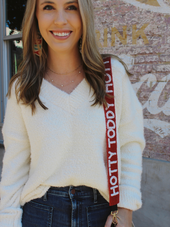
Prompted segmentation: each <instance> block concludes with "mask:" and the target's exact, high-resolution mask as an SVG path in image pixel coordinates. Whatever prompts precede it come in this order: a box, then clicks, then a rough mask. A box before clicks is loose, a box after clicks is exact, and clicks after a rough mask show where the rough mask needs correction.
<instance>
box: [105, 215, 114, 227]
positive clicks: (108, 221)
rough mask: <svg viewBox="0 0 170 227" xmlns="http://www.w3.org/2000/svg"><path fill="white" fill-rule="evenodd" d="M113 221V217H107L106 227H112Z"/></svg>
mask: <svg viewBox="0 0 170 227" xmlns="http://www.w3.org/2000/svg"><path fill="white" fill-rule="evenodd" d="M112 220H113V218H112V215H109V216H108V217H107V220H106V223H105V226H104V227H111V225H112Z"/></svg>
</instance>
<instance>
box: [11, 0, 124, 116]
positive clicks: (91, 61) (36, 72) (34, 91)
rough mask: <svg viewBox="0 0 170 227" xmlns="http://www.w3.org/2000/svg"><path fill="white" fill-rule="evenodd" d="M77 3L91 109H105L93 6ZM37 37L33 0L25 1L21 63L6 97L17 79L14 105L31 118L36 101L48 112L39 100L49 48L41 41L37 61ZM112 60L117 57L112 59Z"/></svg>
mask: <svg viewBox="0 0 170 227" xmlns="http://www.w3.org/2000/svg"><path fill="white" fill-rule="evenodd" d="M78 3H79V8H80V15H81V18H82V24H83V35H82V60H83V69H84V72H85V75H86V79H87V81H88V83H89V84H90V86H91V87H92V88H93V90H94V94H93V95H94V102H93V104H92V105H96V104H99V105H102V104H105V105H106V101H105V96H106V95H107V94H106V90H105V78H104V75H105V67H104V64H103V59H102V56H101V54H100V53H99V51H98V46H97V42H96V38H95V29H94V16H93V5H92V2H91V0H78ZM37 33H38V22H37V18H36V0H28V1H27V5H26V11H25V15H24V19H23V22H22V34H23V35H22V42H23V61H22V63H21V65H20V67H19V70H18V72H17V74H15V75H14V76H13V77H12V78H11V80H10V83H9V89H8V93H7V96H8V97H10V96H11V88H12V85H13V83H14V81H15V80H16V79H17V80H16V83H15V94H16V98H17V102H18V103H19V101H22V104H24V105H27V106H30V107H31V109H32V114H34V113H35V110H36V105H35V101H38V103H39V104H40V106H41V107H42V108H43V109H45V110H46V109H48V108H47V107H46V106H45V105H44V104H43V103H42V101H41V100H40V98H39V93H40V88H41V84H42V79H43V77H44V73H45V72H46V67H47V54H48V45H47V43H46V42H45V40H43V45H42V55H41V56H40V57H38V56H36V55H35V54H34V43H35V42H36V39H37ZM115 58H117V57H116V56H115ZM119 60H120V59H119ZM120 61H121V60H120ZM123 64H124V63H123Z"/></svg>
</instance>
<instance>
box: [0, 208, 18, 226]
mask: <svg viewBox="0 0 170 227" xmlns="http://www.w3.org/2000/svg"><path fill="white" fill-rule="evenodd" d="M21 215H22V212H21V211H20V212H15V213H11V214H9V213H1V212H0V226H1V227H22V223H21Z"/></svg>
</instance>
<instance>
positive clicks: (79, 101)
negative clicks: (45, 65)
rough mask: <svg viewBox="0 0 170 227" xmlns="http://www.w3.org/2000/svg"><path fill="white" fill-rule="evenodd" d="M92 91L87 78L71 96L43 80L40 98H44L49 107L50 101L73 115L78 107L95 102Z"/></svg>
mask: <svg viewBox="0 0 170 227" xmlns="http://www.w3.org/2000/svg"><path fill="white" fill-rule="evenodd" d="M92 90H93V89H91V90H90V85H89V84H88V82H87V81H86V79H85V78H84V79H82V81H81V82H80V83H79V84H78V85H77V86H76V87H75V89H74V90H73V91H72V92H71V93H69V94H68V93H67V92H65V91H63V90H61V89H59V88H58V87H56V86H54V85H53V84H51V83H50V82H49V81H47V80H46V79H44V78H43V81H42V84H41V91H40V97H42V100H43V102H44V105H46V106H47V107H48V101H49V102H50V103H52V104H54V105H55V106H58V107H61V108H62V109H64V110H66V111H68V112H70V113H72V114H73V113H74V112H75V111H76V109H77V108H78V107H80V106H84V105H85V103H87V102H88V103H89V100H90V101H91V100H93V99H92V95H93V92H92ZM46 101H47V103H46Z"/></svg>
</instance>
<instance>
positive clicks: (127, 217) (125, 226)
mask: <svg viewBox="0 0 170 227" xmlns="http://www.w3.org/2000/svg"><path fill="white" fill-rule="evenodd" d="M117 216H118V217H119V219H117V220H118V224H117V225H116V227H131V226H132V210H128V209H125V208H121V207H119V208H118V214H117ZM112 221H113V216H112V215H111V214H110V215H109V216H108V218H107V221H106V224H105V226H104V227H111V225H112Z"/></svg>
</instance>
